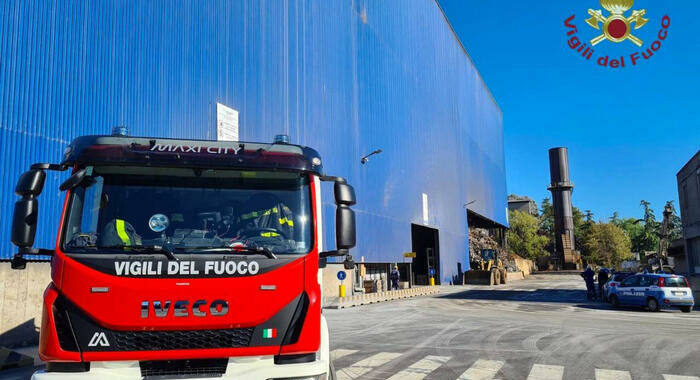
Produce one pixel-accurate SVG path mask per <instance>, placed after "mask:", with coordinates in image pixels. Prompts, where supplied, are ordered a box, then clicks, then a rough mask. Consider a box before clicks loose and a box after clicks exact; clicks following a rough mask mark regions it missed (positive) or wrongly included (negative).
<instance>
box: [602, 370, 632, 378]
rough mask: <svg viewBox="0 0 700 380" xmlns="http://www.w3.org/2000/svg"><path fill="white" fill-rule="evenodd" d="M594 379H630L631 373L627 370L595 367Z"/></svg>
mask: <svg viewBox="0 0 700 380" xmlns="http://www.w3.org/2000/svg"><path fill="white" fill-rule="evenodd" d="M595 379H596V380H632V375H630V373H629V372H627V371H613V370H611V369H598V368H596V369H595Z"/></svg>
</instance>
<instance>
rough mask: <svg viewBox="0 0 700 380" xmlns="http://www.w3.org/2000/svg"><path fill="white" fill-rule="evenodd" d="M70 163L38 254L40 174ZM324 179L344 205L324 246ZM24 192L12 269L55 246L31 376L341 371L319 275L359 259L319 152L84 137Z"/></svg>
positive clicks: (42, 167)
mask: <svg viewBox="0 0 700 380" xmlns="http://www.w3.org/2000/svg"><path fill="white" fill-rule="evenodd" d="M69 169H70V170H72V175H71V176H70V177H69V178H68V179H67V180H66V181H65V182H64V183H63V184H62V185H61V190H65V191H66V197H65V203H64V206H63V213H62V214H63V216H62V219H61V221H60V223H59V224H60V226H59V230H58V235H57V239H56V246H55V248H54V249H52V250H45V249H36V248H33V247H32V245H33V241H34V235H35V230H36V223H37V210H38V201H37V196H38V195H39V194H40V193H41V190H42V188H43V183H44V179H45V176H46V174H45V171H47V170H69ZM323 181H331V182H333V183H334V194H335V197H336V206H337V209H336V247H337V249H336V250H334V251H326V252H322V247H323V246H324V245H323V231H322V226H323V223H322V215H321V194H320V190H321V182H323ZM16 193H17V194H18V195H19V196H21V197H22V198H21V199H20V200H19V201H17V203H16V206H15V217H14V221H13V231H12V241H13V243H14V244H15V245H17V246H18V247H19V253H18V254H17V255H16V256H15V258H14V260H13V267H15V268H22V267H23V265H24V258H23V255H24V254H30V253H35V254H36V253H39V254H51V255H52V271H51V282H50V284H49V286H48V287H47V289H46V291H45V294H44V305H43V316H42V323H41V332H40V345H39V354H40V357H41V359H42V360H44V361H46V362H47V369H46V371H41V372H38V373H36V374H35V375H34V378H35V379H44V378H71V379H75V378H86V379H87V378H94V379H103V378H108V377H109V378H111V377H115V378H125V379H126V378H139V379H140V378H156V377H157V378H161V379H167V378H169V377H172V378H178V379H182V378H189V377H193V378H195V377H196V378H201V376H212V377H222V378H235V379H237V380H243V379H251V380H252V379H263V380H265V379H292V378H294V379H298V378H304V379H316V380H320V379H326V378H327V377H329V376H332V371H331V367H332V366H331V363H330V357H329V350H328V327H327V325H326V322H325V318H324V317H323V316H322V314H321V301H322V294H321V286H320V270H319V268H322V267H323V266H325V261H326V258H327V257H329V256H344V257H346V266H349V267H351V266H352V261H351V260H352V259H351V257H350V256H349V254H348V250H349V249H350V248H352V247H353V246H354V245H355V218H354V213H353V211H352V210H351V209H350V206H352V205H353V204H354V203H355V195H354V191H353V189H352V187H350V186H349V185H348V184H347V183H346V181H345V180H344V179H343V178H340V177H328V176H325V175H324V174H323V168H322V164H321V158H320V157H319V155H318V153H317V152H316V151H315V150H313V149H311V148H307V147H302V146H298V145H292V144H288V143H286V142H285V141H284V140H280V141H276V142H275V143H272V144H265V143H247V142H216V141H199V140H176V139H161V138H137V137H129V136H125V135H119V134H117V135H112V136H83V137H79V138H77V139H75V140H73V142H72V143H71V144H70V146H69V147H68V148H67V149H66V151H65V154H64V157H63V160H62V162H61V163H60V164H57V165H56V164H52V165H49V164H35V165H33V166H32V169H31V170H29V171H28V172H26V173H25V174H23V175H22V177H21V178H20V180H19V182H18V184H17V188H16Z"/></svg>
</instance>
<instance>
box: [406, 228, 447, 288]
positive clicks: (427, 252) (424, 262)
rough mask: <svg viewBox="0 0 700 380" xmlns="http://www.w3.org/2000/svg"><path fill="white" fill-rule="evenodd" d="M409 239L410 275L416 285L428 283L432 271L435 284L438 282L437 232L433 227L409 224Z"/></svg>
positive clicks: (438, 251)
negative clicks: (412, 254) (412, 253)
mask: <svg viewBox="0 0 700 380" xmlns="http://www.w3.org/2000/svg"><path fill="white" fill-rule="evenodd" d="M411 241H412V249H413V252H415V253H416V257H415V258H414V259H413V265H412V266H411V267H412V270H411V272H412V276H413V283H414V284H416V285H430V277H431V276H430V274H431V270H432V271H433V273H434V274H433V277H434V278H435V284H440V247H439V244H438V242H439V233H438V230H436V229H435V228H430V227H425V226H420V225H417V224H411Z"/></svg>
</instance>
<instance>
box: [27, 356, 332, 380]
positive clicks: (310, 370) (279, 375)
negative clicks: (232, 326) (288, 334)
mask: <svg viewBox="0 0 700 380" xmlns="http://www.w3.org/2000/svg"><path fill="white" fill-rule="evenodd" d="M328 368H329V362H328V359H327V358H326V360H323V359H322V358H321V360H316V361H313V362H310V363H298V364H284V365H277V364H275V362H274V358H273V357H272V356H256V357H241V358H229V361H228V366H227V367H226V372H225V373H224V375H223V376H221V377H217V378H218V379H223V380H268V379H288V378H294V379H298V378H304V379H305V378H309V379H314V380H326V374H327V372H328ZM142 378H143V376H142V375H141V369H140V367H139V363H138V362H137V361H129V362H92V363H91V365H90V371H88V372H46V371H38V372H36V373H35V374H34V376H32V380H64V379H65V380H69V379H76V380H92V379H94V380H103V379H115V380H116V379H124V380H126V379H129V380H131V379H139V380H140V379H142ZM166 378H167V377H166ZM173 378H174V379H175V378H176V379H178V380H187V379H192V380H201V379H202V377H191V378H190V377H180V376H173Z"/></svg>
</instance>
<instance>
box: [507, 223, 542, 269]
mask: <svg viewBox="0 0 700 380" xmlns="http://www.w3.org/2000/svg"><path fill="white" fill-rule="evenodd" d="M508 220H509V221H510V229H509V230H508V233H507V236H508V247H509V248H510V250H511V251H512V252H514V253H515V254H517V255H519V256H522V257H524V258H526V259H531V260H533V261H535V260H537V258H538V257H543V256H547V252H546V251H545V247H546V246H547V244H548V242H549V238H547V237H546V236H543V235H540V234H539V226H540V222H539V220H538V219H537V218H536V217H534V216H532V215H530V214H528V213H524V212H521V211H510V213H509V219H508Z"/></svg>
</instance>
